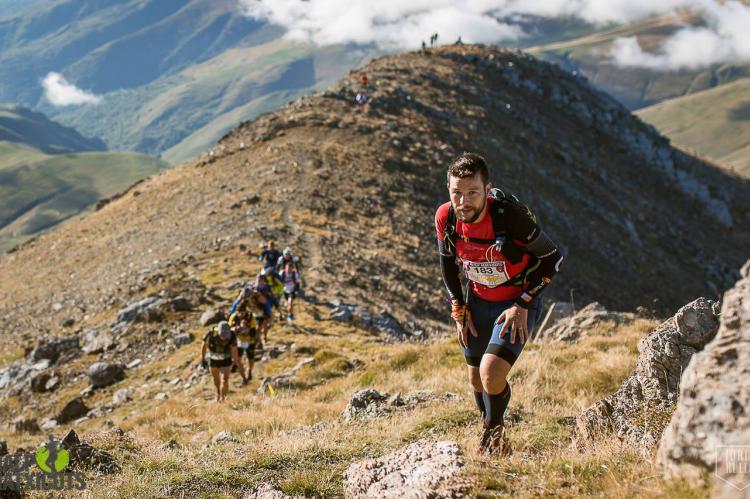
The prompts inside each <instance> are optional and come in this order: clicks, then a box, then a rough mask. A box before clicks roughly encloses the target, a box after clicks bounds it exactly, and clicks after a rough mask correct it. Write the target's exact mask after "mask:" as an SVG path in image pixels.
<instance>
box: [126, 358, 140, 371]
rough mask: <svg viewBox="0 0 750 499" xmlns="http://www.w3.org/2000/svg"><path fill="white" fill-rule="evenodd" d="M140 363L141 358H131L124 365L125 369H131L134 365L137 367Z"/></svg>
mask: <svg viewBox="0 0 750 499" xmlns="http://www.w3.org/2000/svg"><path fill="white" fill-rule="evenodd" d="M141 364H143V360H142V359H133V360H131V361H130V362H128V363H127V364H126V365H125V369H133V368H134V367H138V366H140V365H141Z"/></svg>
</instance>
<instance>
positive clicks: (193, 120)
mask: <svg viewBox="0 0 750 499" xmlns="http://www.w3.org/2000/svg"><path fill="white" fill-rule="evenodd" d="M371 54H372V53H371V52H367V51H364V52H363V51H359V50H353V49H350V48H347V47H342V46H336V47H329V48H322V49H318V48H315V47H313V46H311V45H305V44H298V43H292V42H289V41H287V40H283V39H277V40H273V41H271V42H269V43H265V44H263V45H259V46H254V47H245V48H233V49H229V50H227V51H225V52H223V53H221V54H219V55H217V56H216V57H213V58H212V59H210V60H208V61H206V62H204V63H201V64H197V65H193V66H190V67H189V68H187V69H185V70H184V71H181V72H180V73H178V74H176V75H172V76H168V77H165V78H161V79H159V80H158V81H156V82H154V83H151V84H148V85H145V86H142V87H139V88H136V89H130V90H122V91H116V92H111V93H108V94H105V96H104V98H105V101H106V106H88V107H82V108H79V109H75V110H70V111H62V112H61V113H60V114H58V115H56V116H55V118H56V119H58V120H60V121H61V122H63V123H65V124H67V125H69V126H73V127H75V128H76V129H79V130H81V131H82V132H84V133H95V132H96V133H102V137H103V139H104V140H105V142H107V143H108V144H117V145H118V146H119V147H122V148H125V149H130V150H139V151H144V152H160V151H165V150H167V149H170V150H169V152H167V153H166V154H165V158H166V159H168V160H169V161H170V162H178V161H181V160H185V159H188V158H190V157H192V156H194V155H196V154H197V153H199V152H202V151H204V150H206V149H208V148H209V147H210V146H211V145H212V144H213V142H215V141H216V140H218V139H219V138H220V137H221V136H222V135H223V134H224V133H226V131H228V130H229V129H231V128H233V127H234V126H236V125H237V124H239V123H240V122H241V121H243V120H246V119H250V118H253V117H255V116H257V115H258V114H261V113H263V112H266V111H269V110H272V109H273V108H276V107H278V105H280V104H282V103H283V102H286V101H288V100H290V99H292V98H295V97H298V96H299V95H302V94H304V93H309V92H311V91H313V90H314V89H317V88H320V87H325V86H328V85H330V84H331V83H332V82H334V81H336V80H338V79H339V78H341V77H342V76H343V75H344V74H345V73H346V71H348V70H349V69H350V68H352V67H355V66H358V65H360V64H362V63H363V62H364V60H365V59H367V58H368V57H369V56H370V55H371ZM256 101H257V102H256ZM193 134H194V135H193Z"/></svg>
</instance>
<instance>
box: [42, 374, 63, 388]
mask: <svg viewBox="0 0 750 499" xmlns="http://www.w3.org/2000/svg"><path fill="white" fill-rule="evenodd" d="M58 386H60V378H58V377H57V376H52V377H51V378H49V379H48V380H47V383H45V384H44V391H47V392H51V391H54V390H55V388H57V387H58Z"/></svg>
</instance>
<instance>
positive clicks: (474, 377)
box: [468, 366, 484, 392]
mask: <svg viewBox="0 0 750 499" xmlns="http://www.w3.org/2000/svg"><path fill="white" fill-rule="evenodd" d="M468 371H469V383H471V386H472V387H473V388H474V391H475V392H481V391H482V390H483V389H484V388H482V378H481V376H480V375H479V368H478V367H474V366H468Z"/></svg>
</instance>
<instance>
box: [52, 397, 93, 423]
mask: <svg viewBox="0 0 750 499" xmlns="http://www.w3.org/2000/svg"><path fill="white" fill-rule="evenodd" d="M87 412H89V408H88V407H86V404H84V403H83V400H82V399H81V397H76V398H74V399H73V400H71V401H70V402H68V403H67V404H65V406H64V407H63V408H62V410H61V411H60V412H59V413H58V414H57V416H56V417H55V419H56V420H57V422H58V423H60V424H62V423H67V422H68V421H73V420H74V419H78V418H80V417H81V416H84V415H86V413H87Z"/></svg>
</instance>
